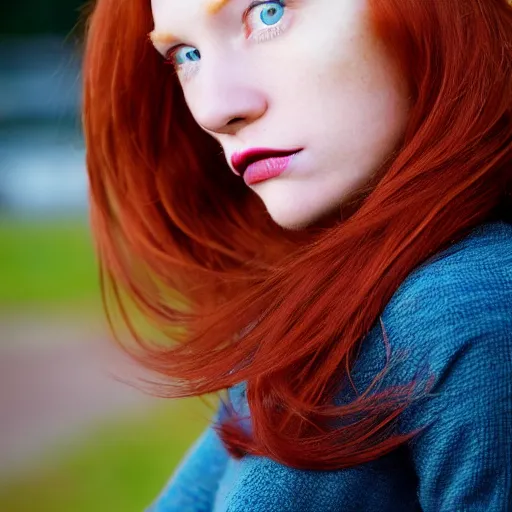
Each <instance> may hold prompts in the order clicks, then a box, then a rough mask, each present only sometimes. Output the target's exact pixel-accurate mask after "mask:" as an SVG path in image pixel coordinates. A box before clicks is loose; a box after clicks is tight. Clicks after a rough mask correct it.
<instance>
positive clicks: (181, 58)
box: [174, 46, 201, 66]
mask: <svg viewBox="0 0 512 512" xmlns="http://www.w3.org/2000/svg"><path fill="white" fill-rule="evenodd" d="M199 60H201V53H200V52H199V50H198V49H197V48H193V47H192V46H182V47H181V48H178V49H177V50H176V52H175V53H174V62H175V64H176V65H178V66H180V65H181V64H186V63H187V62H197V61H199Z"/></svg>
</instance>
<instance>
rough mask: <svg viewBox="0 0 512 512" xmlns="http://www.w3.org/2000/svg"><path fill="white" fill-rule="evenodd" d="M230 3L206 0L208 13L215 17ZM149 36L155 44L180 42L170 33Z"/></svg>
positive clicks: (220, 0)
mask: <svg viewBox="0 0 512 512" xmlns="http://www.w3.org/2000/svg"><path fill="white" fill-rule="evenodd" d="M229 2H231V0H206V5H205V9H206V13H207V14H208V15H210V16H214V15H215V14H217V13H218V12H220V11H221V10H222V9H224V7H226V5H227V4H228V3H229ZM148 36H149V39H150V40H151V42H152V43H153V44H158V43H160V44H172V43H174V42H176V41H177V40H178V38H177V37H175V36H173V35H172V34H169V33H168V32H156V31H155V30H153V31H151V32H150V33H149V34H148Z"/></svg>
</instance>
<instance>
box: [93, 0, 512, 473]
mask: <svg viewBox="0 0 512 512" xmlns="http://www.w3.org/2000/svg"><path fill="white" fill-rule="evenodd" d="M369 2H370V4H371V16H372V23H373V27H374V29H375V32H376V34H377V35H378V37H379V38H381V40H382V41H383V42H384V43H385V44H386V45H387V47H388V48H389V51H390V52H391V54H392V56H393V57H394V58H395V59H396V63H397V65H398V66H399V68H400V69H401V71H402V73H403V76H404V77H405V78H404V79H405V80H407V81H408V82H409V87H410V91H411V95H412V98H411V99H412V107H411V111H410V118H409V122H408V126H407V129H406V132H405V135H404V138H403V142H401V145H400V147H399V148H397V150H396V152H395V154H394V155H393V158H392V159H391V161H390V162H388V163H387V164H386V166H385V168H383V169H382V172H380V173H379V178H378V180H377V181H376V182H374V183H372V184H371V186H368V187H366V189H365V190H360V191H359V194H358V196H357V198H353V201H352V205H353V206H354V207H355V208H354V211H353V212H352V213H351V215H349V216H347V218H345V219H343V220H342V221H341V222H337V223H335V224H333V225H331V226H329V227H325V226H323V227H321V226H318V225H316V226H312V227H310V228H308V229H305V230H302V231H299V232H292V231H286V230H283V229H281V228H279V227H278V226H277V225H275V223H273V221H272V220H271V219H270V217H269V215H268V214H267V212H266V211H265V208H264V206H263V204H262V203H261V201H260V200H259V199H258V198H257V196H255V194H253V193H252V192H251V191H250V190H249V189H247V187H246V186H245V185H244V184H243V183H242V180H240V179H239V178H237V177H235V176H234V175H233V173H232V172H231V171H230V170H229V168H228V166H227V163H226V162H225V158H224V157H223V155H222V150H221V148H220V146H219V145H218V144H217V143H216V142H215V141H214V140H213V139H212V138H211V137H210V136H209V135H207V134H206V133H204V132H203V131H202V130H201V129H200V128H199V126H198V125H197V124H196V123H195V121H194V120H193V118H192V116H191V114H190V112H189V111H188V109H187V107H186V105H185V102H184V99H183V96H182V92H181V89H180V85H179V83H178V81H177V79H176V77H175V75H174V74H173V72H172V71H171V70H170V67H169V66H164V65H163V64H162V59H161V58H160V56H159V55H158V54H157V52H156V51H155V50H154V49H153V48H152V46H151V44H150V43H149V41H148V37H147V34H148V33H149V32H150V31H151V30H152V28H153V26H152V25H153V22H152V16H151V11H150V2H149V1H147V0H144V1H142V0H138V1H137V0H129V1H128V0H98V2H97V5H96V7H95V10H94V12H93V14H92V17H91V19H90V24H89V31H88V41H87V48H86V55H85V98H84V125H85V134H86V143H87V165H88V172H89V178H90V204H91V221H92V228H93V232H94V236H95V240H96V245H97V251H98V255H99V261H100V268H101V276H102V283H103V290H104V299H105V303H106V306H107V311H111V306H112V305H116V306H117V307H118V308H119V310H120V311H121V312H122V313H123V315H124V321H125V322H126V325H128V326H129V328H130V330H131V334H132V337H133V339H134V340H135V341H136V342H137V343H136V344H134V345H133V346H131V347H129V348H128V350H129V351H130V353H132V355H133V356H134V357H136V358H137V360H139V361H140V362H141V363H142V364H143V365H145V366H146V367H147V368H149V369H151V370H153V371H155V372H157V373H158V374H159V375H160V376H161V377H162V378H161V382H160V383H159V387H158V392H159V393H161V394H164V395H165V396H169V397H174V398H178V397H186V396H197V395H203V394H207V393H216V392H221V391H222V390H225V389H227V388H228V387H231V386H233V385H234V384H236V383H239V382H242V381H246V383H247V399H248V402H249V406H250V411H251V420H252V427H253V428H252V432H251V433H248V432H245V431H244V430H243V429H242V428H241V427H240V426H239V424H238V423H237V422H236V421H229V420H226V421H225V422H224V423H223V425H222V426H221V427H220V428H219V433H220V435H221V437H222V439H223V441H224V443H225V445H226V447H227V448H228V449H229V450H230V451H231V453H232V454H233V455H235V456H238V455H239V454H240V453H251V454H256V455H264V456H268V457H271V458H272V459H274V460H276V461H279V462H281V463H283V464H287V465H290V466H293V467H297V468H310V469H333V468H345V467H350V466H353V465H355V464H361V463H363V462H366V461H370V460H373V459H376V458H378V457H380V456H382V455H384V454H385V453H387V452H389V451H391V450H393V449H394V448H396V447H397V446H399V445H400V444H402V443H404V442H405V441H406V440H408V439H410V437H412V436H413V435H414V434H415V433H416V432H413V433H408V434H407V435H396V436H393V435H391V430H390V426H392V425H393V421H395V419H396V418H397V416H398V415H399V414H400V413H401V412H402V411H403V410H404V409H405V407H406V406H407V405H408V403H409V399H410V397H411V396H412V393H413V389H414V388H415V387H416V384H417V383H416V382H413V383H411V384H410V385H408V386H406V387H404V388H403V389H402V388H401V389H396V388H395V389H388V390H385V391H383V392H381V393H379V394H378V395H376V396H370V397H368V396H366V395H365V394H363V395H361V396H359V397H358V398H357V399H356V401H355V402H354V403H352V404H350V407H335V406H332V405H331V404H332V403H333V399H334V398H335V396H336V394H337V393H338V392H339V386H340V384H341V382H342V380H343V378H344V376H348V377H350V370H351V368H352V367H353V363H354V356H355V354H356V352H357V348H358V347H359V345H360V342H361V341H362V339H364V337H365V336H366V335H367V334H368V332H369V331H370V330H371V328H372V326H374V325H375V324H376V322H378V319H379V315H380V314H381V313H382V311H383V309H384V307H385V306H386V304H387V303H388V301H389V300H390V298H391V297H392V295H393V294H394V293H395V291H396V290H397V288H398V287H399V286H400V284H401V283H402V282H403V280H404V279H405V278H406V277H407V276H408V274H409V273H410V272H411V271H413V270H414V269H415V268H416V267H417V266H418V265H420V264H421V263H423V262H424V261H425V260H426V259H428V258H429V257H430V256H432V255H433V254H435V253H436V252H438V251H440V250H441V249H443V248H446V247H447V246H448V245H449V244H450V243H452V242H453V241H455V240H458V239H461V238H462V237H464V236H465V235H466V234H467V233H468V232H469V231H470V230H471V229H472V228H473V227H475V226H476V225H478V224H479V223H481V222H484V221H486V220H488V219H491V218H493V217H495V216H497V215H501V214H503V212H505V211H506V209H507V208H509V207H510V205H509V203H508V202H507V198H508V195H507V190H508V188H509V187H510V182H511V161H512V57H511V49H512V9H511V6H510V5H509V4H508V3H507V0H458V1H442V2H441V1H438V2H435V1H427V2H419V1H418V0H369ZM212 174H214V175H215V179H214V180H213V179H211V178H210V177H211V175H212ZM345 206H346V205H345ZM112 298H113V299H114V300H113V301H111V300H110V299H112ZM132 304H135V305H136V307H137V310H138V311H140V312H142V314H143V317H144V318H145V319H147V320H148V321H149V322H150V324H151V325H152V326H156V327H157V329H158V332H159V333H161V334H163V338H164V342H163V343H162V341H160V342H159V343H156V342H155V341H154V340H153V341H152V340H150V339H148V336H146V335H144V334H143V333H142V331H141V329H140V326H139V324H138V322H136V321H133V320H130V313H128V311H129V310H128V308H129V307H131V305H132ZM248 326H251V328H250V329H248V328H247V327H248ZM160 337H162V336H160ZM356 416H357V417H359V418H364V419H363V420H362V421H359V423H356V425H355V426H348V427H347V426H344V427H342V428H339V429H336V428H334V427H332V424H333V421H332V420H336V421H339V420H341V421H340V423H341V424H343V423H345V421H344V420H349V419H350V418H353V417H356ZM349 423H350V422H348V423H347V424H349ZM328 425H331V427H329V426H328Z"/></svg>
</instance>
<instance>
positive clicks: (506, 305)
mask: <svg viewBox="0 0 512 512" xmlns="http://www.w3.org/2000/svg"><path fill="white" fill-rule="evenodd" d="M381 320H382V322H383V323H382V324H381V322H380V321H379V322H376V324H375V327H374V329H372V331H371V332H370V334H369V335H368V336H367V337H366V338H365V339H364V341H363V344H362V349H361V352H360V355H359V357H358V360H357V362H356V365H355V368H354V372H353V379H354V382H355V383H356V387H357V389H358V390H359V391H360V392H361V391H362V390H365V389H366V387H367V386H368V385H369V383H370V382H371V380H372V379H373V377H375V376H376V374H377V373H378V372H379V370H381V369H382V368H383V366H384V364H385V362H386V352H385V344H384V338H383V327H384V330H385V332H386V335H387V340H388V342H389V344H390V348H391V350H392V353H391V356H392V359H391V361H393V364H392V365H391V367H390V368H391V369H390V371H389V372H388V373H387V374H386V377H385V378H384V380H383V381H382V384H381V388H383V387H387V386H388V385H397V384H407V383H409V382H411V381H412V380H413V379H414V378H415V377H417V375H418V374H421V372H423V371H424V369H425V368H428V370H429V372H433V374H434V375H435V381H434V387H433V388H432V389H431V393H432V398H429V399H428V400H420V401H418V402H415V403H414V404H413V405H412V406H410V407H409V408H408V409H407V411H406V413H404V414H403V415H402V416H401V419H400V427H401V428H403V429H404V431H407V432H410V431H411V430H414V429H415V428H416V427H419V426H423V425H426V424H430V423H431V422H432V423H431V426H430V427H429V428H428V429H426V430H425V431H424V432H422V433H420V434H419V435H418V436H416V437H415V438H414V439H413V440H412V441H410V442H409V443H407V444H406V445H403V446H401V447H400V448H398V449H397V450H395V451H393V452H391V453H389V454H388V455H386V456H384V457H381V458H379V459H377V460H375V461H372V462H370V463H366V464H362V465H359V466H356V467H352V468H350V469H344V470H337V471H312V470H296V469H291V468H289V467H286V466H283V465H281V464H278V463H276V462H274V461H272V460H270V459H267V458H263V457H254V456H246V457H244V458H242V459H241V460H239V461H238V460H234V459H232V458H231V457H230V456H229V455H228V454H227V453H226V451H225V449H224V447H223V445H222V444H221V442H220V441H219V439H218V437H217V434H216V433H215V431H214V430H213V429H212V427H211V426H210V427H209V428H208V429H207V430H206V431H205V432H204V434H203V435H202V436H201V437H200V438H199V439H198V441H197V442H196V443H195V445H194V446H193V447H192V448H191V449H190V451H189V452H188V454H187V456H186V457H185V459H184V460H183V462H182V463H181V465H180V467H179V468H178V469H177V471H176V472H175V474H174V475H173V477H172V478H171V480H170V482H169V483H168V485H167V486H166V488H165V489H164V490H163V492H162V493H161V495H160V496H159V497H158V499H157V500H156V501H155V503H154V504H153V505H152V506H151V507H150V508H149V509H148V512H149V511H151V512H210V511H213V512H221V511H222V512H225V511H226V512H303V511H315V512H316V511H321V512H377V511H378V512H388V511H389V512H412V511H425V512H464V511H466V512H477V511H478V512H484V511H485V512H506V511H512V226H511V225H509V224H507V223H505V222H501V221H496V222H489V223H485V224H482V225H481V226H479V227H478V228H476V229H475V230H473V231H472V232H471V234H470V235H469V236H467V237H466V238H465V239H464V240H462V241H461V242H459V243H456V244H454V245H452V246H451V247H450V248H449V249H447V250H445V251H442V252H440V253H438V254H437V255H436V256H435V257H434V258H431V259H430V260H429V261H427V262H426V263H425V264H423V265H422V266H420V267H419V268H417V269H416V270H415V271H414V272H412V273H411V274H410V275H409V277H408V278H407V279H406V280H405V281H404V282H403V283H402V285H401V286H400V288H399V289H398V290H397V292H396V293H395V294H394V295H393V297H392V299H391V300H390V302H389V303H388V304H387V306H386V308H385V310H384V311H383V314H382V316H381ZM230 398H231V400H232V402H233V403H234V405H235V407H236V408H238V410H239V411H240V412H241V413H242V414H243V413H244V412H246V413H247V412H248V406H247V402H246V400H245V395H244V385H243V384H241V385H239V386H235V387H234V388H232V389H231V390H230Z"/></svg>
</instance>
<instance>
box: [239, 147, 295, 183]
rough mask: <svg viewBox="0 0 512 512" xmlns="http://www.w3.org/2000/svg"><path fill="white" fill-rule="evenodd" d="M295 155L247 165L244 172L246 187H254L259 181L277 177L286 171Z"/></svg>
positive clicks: (267, 159)
mask: <svg viewBox="0 0 512 512" xmlns="http://www.w3.org/2000/svg"><path fill="white" fill-rule="evenodd" d="M295 155H296V153H294V154H293V155H288V156H280V157H274V158H266V159H265V160H258V161H257V162H254V163H253V164H251V165H249V167H247V169H246V171H245V172H244V181H245V183H246V184H247V185H254V184H255V183H260V182H261V181H266V180H269V179H270V178H275V177H277V176H279V175H280V174H282V173H283V172H284V171H286V169H287V168H288V166H289V165H290V162H291V161H292V160H293V157H294V156H295Z"/></svg>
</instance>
